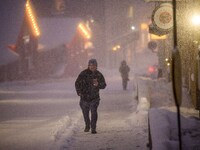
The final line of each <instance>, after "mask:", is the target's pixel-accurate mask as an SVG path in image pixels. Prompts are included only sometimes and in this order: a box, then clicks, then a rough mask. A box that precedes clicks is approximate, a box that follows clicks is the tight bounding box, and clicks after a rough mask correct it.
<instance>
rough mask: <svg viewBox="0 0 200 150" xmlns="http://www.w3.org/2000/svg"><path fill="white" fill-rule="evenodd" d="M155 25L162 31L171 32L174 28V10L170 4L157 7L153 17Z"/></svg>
mask: <svg viewBox="0 0 200 150" xmlns="http://www.w3.org/2000/svg"><path fill="white" fill-rule="evenodd" d="M152 21H153V24H154V25H155V26H156V27H158V28H159V29H161V30H164V31H166V30H171V29H172V27H173V10H172V5H171V4H169V3H164V4H161V5H160V6H159V7H157V8H156V9H155V10H154V12H153V16H152Z"/></svg>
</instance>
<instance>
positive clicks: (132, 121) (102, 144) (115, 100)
mask: <svg viewBox="0 0 200 150" xmlns="http://www.w3.org/2000/svg"><path fill="white" fill-rule="evenodd" d="M107 79H108V78H107ZM107 82H108V87H107V88H106V90H104V91H102V92H101V101H100V106H99V110H98V112H99V117H98V118H99V119H98V123H97V132H98V133H97V134H95V135H94V134H91V133H90V132H89V133H85V132H84V131H83V130H84V127H85V126H84V122H83V119H81V120H80V122H79V123H78V124H77V128H76V130H74V134H73V135H72V136H71V137H69V136H67V135H66V136H65V133H64V134H63V139H62V144H61V147H60V150H86V149H91V150H108V149H110V150H111V149H113V150H122V149H126V150H133V149H134V150H137V149H138V150H147V149H148V147H147V146H146V144H147V143H148V126H147V120H146V119H147V117H146V116H147V113H146V114H145V117H144V115H141V114H140V113H137V111H136V109H137V104H138V101H137V99H135V97H136V91H134V87H133V80H131V81H130V82H129V85H128V90H127V91H123V90H122V86H121V79H120V77H113V78H109V80H108V81H107ZM143 118H145V119H143Z"/></svg>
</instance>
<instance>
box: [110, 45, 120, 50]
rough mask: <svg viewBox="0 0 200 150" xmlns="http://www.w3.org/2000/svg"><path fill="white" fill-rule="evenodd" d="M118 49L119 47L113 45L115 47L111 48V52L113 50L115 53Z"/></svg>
mask: <svg viewBox="0 0 200 150" xmlns="http://www.w3.org/2000/svg"><path fill="white" fill-rule="evenodd" d="M120 48H121V46H120V45H115V46H113V48H112V50H113V51H117V50H118V49H120Z"/></svg>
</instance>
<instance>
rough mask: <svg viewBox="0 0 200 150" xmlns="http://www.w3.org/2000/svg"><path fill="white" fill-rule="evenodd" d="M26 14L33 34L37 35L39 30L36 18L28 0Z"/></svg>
mask: <svg viewBox="0 0 200 150" xmlns="http://www.w3.org/2000/svg"><path fill="white" fill-rule="evenodd" d="M26 15H27V17H28V21H29V23H30V25H31V27H32V30H33V34H34V36H39V35H40V31H39V27H38V24H37V22H36V19H35V16H34V13H33V9H32V7H31V3H30V0H28V1H27V2H26Z"/></svg>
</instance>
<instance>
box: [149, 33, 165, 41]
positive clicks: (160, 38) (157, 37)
mask: <svg viewBox="0 0 200 150" xmlns="http://www.w3.org/2000/svg"><path fill="white" fill-rule="evenodd" d="M150 36H151V39H152V40H164V39H166V38H167V36H166V35H163V36H158V35H155V34H150Z"/></svg>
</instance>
